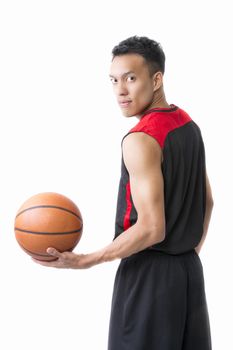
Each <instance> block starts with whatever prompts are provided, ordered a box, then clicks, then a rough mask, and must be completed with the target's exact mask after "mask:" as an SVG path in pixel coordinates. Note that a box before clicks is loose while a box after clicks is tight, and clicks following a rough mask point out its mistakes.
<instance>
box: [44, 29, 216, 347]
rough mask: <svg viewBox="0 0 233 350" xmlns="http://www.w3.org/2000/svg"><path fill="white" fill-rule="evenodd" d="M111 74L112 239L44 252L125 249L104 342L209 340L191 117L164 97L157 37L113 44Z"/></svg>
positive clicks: (201, 153) (62, 261)
mask: <svg viewBox="0 0 233 350" xmlns="http://www.w3.org/2000/svg"><path fill="white" fill-rule="evenodd" d="M112 53H113V59H112V64H111V72H110V78H111V81H112V84H113V89H114V93H115V95H116V98H117V100H118V103H119V105H120V108H121V110H122V113H123V115H124V116H125V117H132V116H135V117H137V118H138V122H137V123H136V125H135V126H134V127H133V128H132V129H131V130H130V131H129V132H128V133H127V134H126V135H125V136H124V137H123V140H122V173H121V179H120V184H119V194H118V202H117V212H116V231H115V239H114V240H113V242H112V243H110V244H109V245H108V246H107V247H105V248H103V249H101V250H99V251H97V252H94V253H91V254H85V255H77V254H74V253H70V252H65V253H59V252H57V251H56V250H55V249H53V248H50V249H48V252H49V253H50V254H51V255H54V256H55V257H57V258H58V260H56V261H55V262H39V263H41V264H42V265H45V266H52V267H60V268H88V267H91V266H94V265H96V264H99V263H102V262H106V261H111V260H114V259H121V262H120V265H119V268H118V271H117V275H116V279H115V284H114V291H113V299H112V310H111V319H110V328H109V345H108V349H109V350H152V349H153V350H210V349H211V336H210V326H209V317H208V309H207V303H206V297H205V287H204V277H203V268H202V263H201V260H200V258H199V256H198V253H199V252H200V249H201V247H202V245H203V242H204V240H205V238H206V234H207V230H208V226H209V221H210V217H211V212H212V207H213V199H212V194H211V188H210V184H209V180H208V176H207V173H206V166H205V150H204V143H203V140H202V136H201V132H200V129H199V127H198V126H197V125H196V123H195V122H194V121H193V120H192V119H191V118H190V116H189V115H188V114H187V113H186V112H185V111H183V110H182V109H181V108H179V107H177V106H175V105H169V104H168V103H167V101H166V98H165V94H164V89H163V74H164V68H165V55H164V52H163V50H162V48H161V46H160V44H159V43H157V42H155V41H153V40H150V39H148V38H146V37H136V36H135V37H131V38H128V39H126V40H124V41H122V42H121V43H120V44H119V45H118V46H116V47H115V48H114V49H113V52H112Z"/></svg>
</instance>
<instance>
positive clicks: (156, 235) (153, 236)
mask: <svg viewBox="0 0 233 350" xmlns="http://www.w3.org/2000/svg"><path fill="white" fill-rule="evenodd" d="M147 234H148V240H149V244H150V245H154V244H157V243H160V242H162V241H163V240H164V239H165V225H164V224H157V225H150V226H149V227H148V229H147Z"/></svg>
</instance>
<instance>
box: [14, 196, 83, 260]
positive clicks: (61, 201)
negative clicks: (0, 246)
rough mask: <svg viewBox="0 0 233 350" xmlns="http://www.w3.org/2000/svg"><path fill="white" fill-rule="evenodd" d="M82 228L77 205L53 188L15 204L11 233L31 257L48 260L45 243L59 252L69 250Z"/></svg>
mask: <svg viewBox="0 0 233 350" xmlns="http://www.w3.org/2000/svg"><path fill="white" fill-rule="evenodd" d="M82 230H83V220H82V216H81V213H80V210H79V208H78V207H77V205H76V204H75V203H74V202H72V201H71V200H70V199H69V198H67V197H65V196H63V195H61V194H58V193H53V192H46V193H39V194H36V195H35V196H33V197H31V198H29V199H28V200H27V201H26V202H24V203H23V205H22V206H21V207H20V208H19V210H18V212H17V214H16V218H15V236H16V240H17V242H18V243H19V245H20V247H21V248H22V249H23V250H24V251H25V252H26V253H27V254H29V255H31V256H32V257H33V258H35V259H38V260H46V261H52V260H55V259H56V258H54V257H52V256H51V255H49V254H47V252H46V250H47V248H48V247H53V248H56V249H57V250H58V251H59V252H64V251H72V250H73V249H74V247H75V246H76V245H77V244H78V242H79V240H80V238H81V235H82Z"/></svg>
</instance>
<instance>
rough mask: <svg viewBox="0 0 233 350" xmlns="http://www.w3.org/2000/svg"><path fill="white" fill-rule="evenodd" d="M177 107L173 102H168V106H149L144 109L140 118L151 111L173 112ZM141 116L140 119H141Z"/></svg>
mask: <svg viewBox="0 0 233 350" xmlns="http://www.w3.org/2000/svg"><path fill="white" fill-rule="evenodd" d="M177 109H178V107H177V106H176V105H174V104H173V103H172V104H170V107H167V108H165V107H157V108H151V109H149V110H148V111H146V112H145V113H144V114H143V115H142V118H143V117H144V116H145V115H147V114H151V113H153V112H159V113H170V112H175V111H176V110H177ZM142 118H141V119H142Z"/></svg>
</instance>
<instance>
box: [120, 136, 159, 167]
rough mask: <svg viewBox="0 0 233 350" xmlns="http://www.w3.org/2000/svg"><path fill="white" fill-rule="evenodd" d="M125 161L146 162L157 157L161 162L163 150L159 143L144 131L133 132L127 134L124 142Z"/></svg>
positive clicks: (130, 162) (129, 162) (153, 160)
mask: <svg viewBox="0 0 233 350" xmlns="http://www.w3.org/2000/svg"><path fill="white" fill-rule="evenodd" d="M122 150H123V157H124V160H125V163H128V164H132V163H137V164H145V163H149V162H152V163H154V162H155V161H156V159H157V160H158V161H159V162H161V160H162V150H161V147H160V145H159V143H158V142H157V141H156V140H155V139H154V138H153V137H152V136H150V135H148V134H146V133H144V132H131V133H129V134H127V135H126V136H125V137H124V139H123V143H122Z"/></svg>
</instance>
